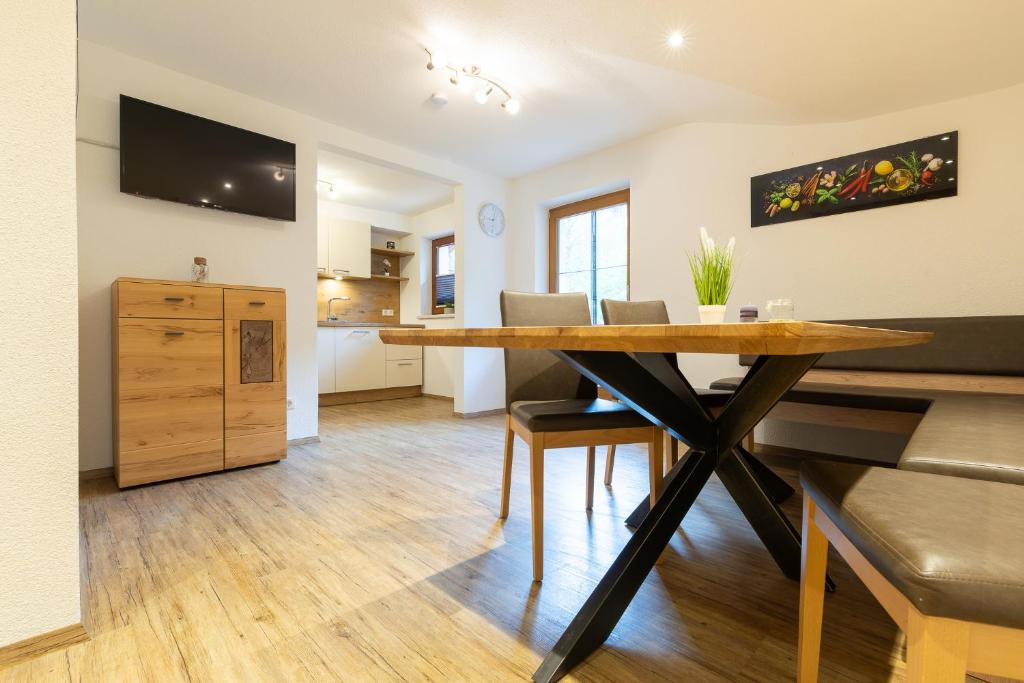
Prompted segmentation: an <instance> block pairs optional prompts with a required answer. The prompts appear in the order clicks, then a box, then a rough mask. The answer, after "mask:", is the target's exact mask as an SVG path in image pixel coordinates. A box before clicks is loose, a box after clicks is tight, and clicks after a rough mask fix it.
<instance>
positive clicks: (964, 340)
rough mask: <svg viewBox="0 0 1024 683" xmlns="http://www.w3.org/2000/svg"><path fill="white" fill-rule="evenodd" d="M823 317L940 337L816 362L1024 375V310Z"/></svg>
mask: <svg viewBox="0 0 1024 683" xmlns="http://www.w3.org/2000/svg"><path fill="white" fill-rule="evenodd" d="M821 322H829V323H836V324H839V325H858V326H861V327H876V328H878V327H880V328H884V329H889V330H905V331H907V332H934V333H935V338H934V339H932V341H931V342H930V343H928V344H923V345H921V346H903V347H893V348H886V349H867V350H862V351H840V352H836V353H826V354H825V355H823V356H822V357H821V359H820V360H818V362H817V363H815V364H814V367H816V368H824V369H836V370H879V371H889V372H938V373H946V374H958V375H1009V376H1014V377H1021V376H1024V354H1022V353H1021V352H1020V346H1021V344H1020V342H1021V339H1024V315H986V316H965V317H955V318H954V317H948V318H877V319H871V320H823V321H821ZM758 324H761V323H758ZM755 358H756V356H740V364H741V365H750V364H751V363H753V361H754V359H755Z"/></svg>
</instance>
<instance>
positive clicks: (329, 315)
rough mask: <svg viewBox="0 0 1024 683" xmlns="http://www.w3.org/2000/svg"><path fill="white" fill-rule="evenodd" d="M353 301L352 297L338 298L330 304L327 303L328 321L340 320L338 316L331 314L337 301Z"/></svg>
mask: <svg viewBox="0 0 1024 683" xmlns="http://www.w3.org/2000/svg"><path fill="white" fill-rule="evenodd" d="M351 300H352V297H350V296H336V297H334V298H333V299H330V300H328V302H327V319H328V320H337V319H338V316H336V315H334V314H333V313H331V304H333V303H334V302H335V301H351Z"/></svg>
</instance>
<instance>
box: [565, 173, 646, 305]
mask: <svg viewBox="0 0 1024 683" xmlns="http://www.w3.org/2000/svg"><path fill="white" fill-rule="evenodd" d="M617 204H625V205H626V299H627V300H628V299H629V297H630V275H631V272H632V268H631V265H630V261H631V260H632V259H631V258H630V249H631V239H630V228H631V222H632V221H631V217H630V210H631V208H632V207H631V206H630V202H629V188H628V187H627V188H626V189H624V190H618V191H616V192H609V193H608V194H603V195H599V196H597V197H591V198H589V199H583V200H581V201H578V202H573V203H571V204H563V205H562V206H556V207H553V208H551V209H549V210H548V291H549V292H557V291H558V221H559V220H561V219H562V218H566V217H568V216H575V215H576V214H580V213H589V212H591V211H597V210H598V209H604V208H607V207H609V206H615V205H617Z"/></svg>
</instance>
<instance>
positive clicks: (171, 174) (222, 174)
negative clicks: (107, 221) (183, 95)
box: [121, 95, 295, 221]
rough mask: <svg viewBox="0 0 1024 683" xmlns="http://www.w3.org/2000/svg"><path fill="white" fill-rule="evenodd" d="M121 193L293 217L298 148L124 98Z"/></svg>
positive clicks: (122, 104)
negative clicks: (296, 153)
mask: <svg viewBox="0 0 1024 683" xmlns="http://www.w3.org/2000/svg"><path fill="white" fill-rule="evenodd" d="M121 192H125V193H127V194H133V195H137V196H140V197H153V198H156V199H166V200H168V201H172V202H181V203H183V204H192V205H193V206H200V207H204V208H209V209H220V210H222V211H234V212H236V213H245V214H250V215H253V216H262V217H264V218H274V219H277V220H283V221H294V220H295V145H294V144H293V143H291V142H285V141H284V140H277V139H275V138H271V137H267V136H266V135H260V134H259V133H253V132H251V131H248V130H242V129H241V128H235V127H234V126H229V125H227V124H224V123H218V122H216V121H211V120H209V119H204V118H201V117H199V116H194V115H192V114H186V113H184V112H180V111H176V110H174V109H169V108H168V107H163V106H160V105H159V104H153V103H151V102H144V101H142V100H138V99H135V98H134V97H128V96H127V95H121Z"/></svg>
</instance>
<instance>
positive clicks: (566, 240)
mask: <svg viewBox="0 0 1024 683" xmlns="http://www.w3.org/2000/svg"><path fill="white" fill-rule="evenodd" d="M549 230H550V233H549V236H548V249H549V252H548V253H549V259H550V268H549V271H548V287H549V289H550V290H551V291H552V292H585V293H586V295H587V298H588V299H590V316H591V318H592V319H593V320H594V322H595V323H597V324H600V323H602V322H604V321H603V317H602V315H601V307H600V305H599V302H600V301H601V299H628V298H629V190H622V191H620V192H613V193H611V194H606V195H602V196H600V197H594V198H593V199H585V200H583V201H581V202H576V203H574V204H567V205H566V206H560V207H558V208H555V209H551V212H550V214H549Z"/></svg>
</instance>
